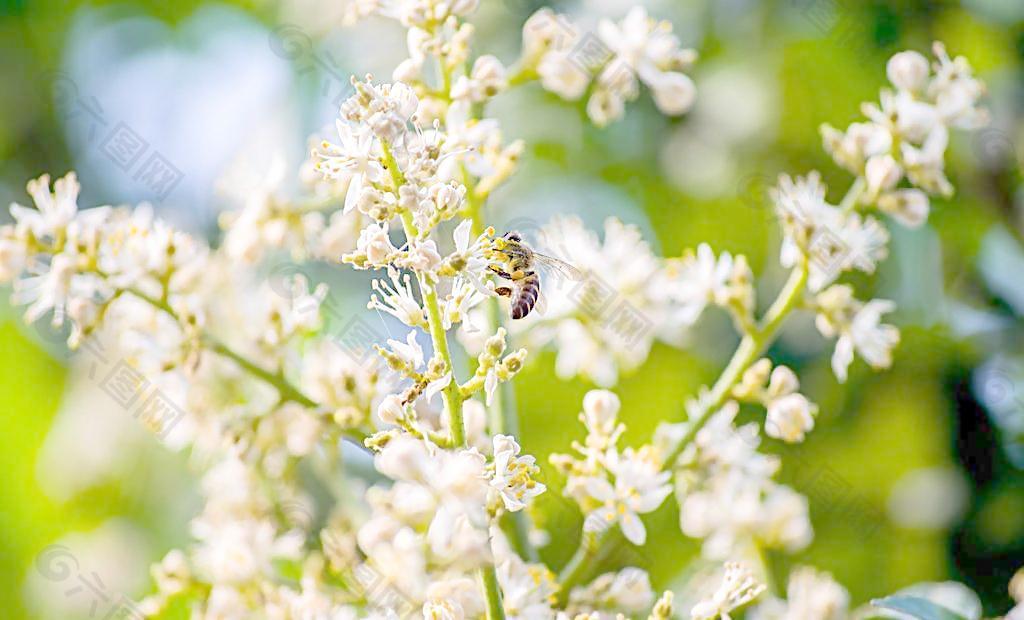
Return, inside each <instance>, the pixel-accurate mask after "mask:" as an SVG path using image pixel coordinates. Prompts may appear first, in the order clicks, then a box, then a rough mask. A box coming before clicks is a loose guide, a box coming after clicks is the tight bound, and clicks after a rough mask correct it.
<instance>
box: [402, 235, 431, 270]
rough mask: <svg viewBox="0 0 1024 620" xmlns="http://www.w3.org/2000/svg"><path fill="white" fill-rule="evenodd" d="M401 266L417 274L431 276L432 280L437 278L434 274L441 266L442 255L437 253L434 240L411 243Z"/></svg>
mask: <svg viewBox="0 0 1024 620" xmlns="http://www.w3.org/2000/svg"><path fill="white" fill-rule="evenodd" d="M400 264H401V266H402V267H405V268H407V269H411V270H413V271H415V272H417V273H421V274H431V278H434V277H436V275H434V274H436V272H437V270H438V268H439V267H440V266H441V255H440V254H438V252H437V243H435V242H434V240H433V239H431V240H428V241H414V242H412V243H410V247H409V250H408V253H407V254H406V256H405V258H403V259H402V260H401V261H400Z"/></svg>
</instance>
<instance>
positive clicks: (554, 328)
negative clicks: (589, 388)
mask: <svg viewBox="0 0 1024 620" xmlns="http://www.w3.org/2000/svg"><path fill="white" fill-rule="evenodd" d="M540 237H541V239H540V241H539V245H540V247H539V248H538V249H540V251H542V252H545V253H547V254H551V255H553V256H556V257H565V259H566V260H568V261H569V262H570V263H571V264H572V265H573V266H574V267H575V268H576V269H577V270H579V271H580V272H581V277H582V281H580V280H578V279H569V278H568V277H566V276H565V275H563V274H561V273H559V272H557V271H554V270H552V271H551V272H549V273H545V274H544V275H545V277H544V278H543V280H542V282H543V287H542V293H543V296H544V298H545V299H546V301H547V304H546V306H547V307H546V310H544V311H543V313H542V312H541V311H536V312H533V313H531V314H530V315H529V316H528V317H526V318H525V319H524V320H522V321H514V322H513V327H514V328H516V329H517V330H519V329H522V330H524V331H525V334H524V336H525V339H526V341H527V343H528V344H530V345H534V346H544V345H545V344H548V343H550V342H554V343H555V345H556V349H557V351H558V358H557V359H556V362H555V370H556V372H557V373H558V375H559V376H560V377H563V378H569V377H572V376H576V375H581V376H585V377H587V378H589V379H591V380H592V381H593V382H594V383H596V384H597V385H599V386H601V387H610V386H612V385H614V383H615V381H616V380H617V379H618V376H619V373H620V372H623V371H628V370H632V369H634V368H636V367H637V366H639V364H640V363H642V362H643V360H644V359H645V358H646V357H647V354H648V352H649V351H650V347H651V345H652V343H653V341H654V338H655V336H661V335H662V334H659V333H657V332H656V330H657V328H659V327H661V326H663V325H664V323H663V322H662V320H661V317H663V316H664V314H665V313H666V306H667V303H668V302H666V301H665V300H664V299H663V298H659V297H658V296H657V288H656V286H655V278H656V275H657V274H658V270H659V261H658V259H657V258H656V257H655V256H654V254H653V253H652V251H651V248H650V246H648V244H647V243H646V242H645V241H644V239H643V236H642V235H641V233H640V231H639V229H637V227H635V226H631V225H627V224H624V223H623V222H621V221H619V220H618V219H616V218H608V219H606V220H605V222H604V241H603V242H602V241H601V240H600V238H599V237H598V236H597V235H596V234H595V233H594V232H593V231H590V230H587V229H586V228H585V227H584V226H583V222H582V221H581V220H580V219H579V218H577V217H557V218H555V219H553V220H552V221H551V223H550V224H549V225H547V226H545V227H544V228H543V229H542V231H541V235H540ZM542 314H543V316H542ZM531 326H536V328H534V329H529V328H530V327H531ZM668 331H669V330H667V329H666V332H668ZM672 336H676V337H678V334H677V333H666V334H664V335H663V337H664V338H666V339H669V338H670V337H672Z"/></svg>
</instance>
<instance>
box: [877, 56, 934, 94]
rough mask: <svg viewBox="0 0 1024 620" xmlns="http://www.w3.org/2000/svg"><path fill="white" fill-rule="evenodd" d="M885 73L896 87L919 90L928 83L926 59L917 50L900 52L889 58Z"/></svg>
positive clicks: (913, 90)
mask: <svg viewBox="0 0 1024 620" xmlns="http://www.w3.org/2000/svg"><path fill="white" fill-rule="evenodd" d="M885 73H886V75H888V76H889V81H890V82H892V84H893V86H895V87H896V88H899V89H900V90H909V91H912V92H919V91H921V90H924V87H925V86H926V85H927V84H928V60H927V59H926V58H925V57H924V56H922V55H921V54H919V53H918V52H914V51H906V52H900V53H898V54H896V55H894V56H893V57H892V58H890V59H889V62H888V63H887V64H886V66H885Z"/></svg>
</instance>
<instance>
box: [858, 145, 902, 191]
mask: <svg viewBox="0 0 1024 620" xmlns="http://www.w3.org/2000/svg"><path fill="white" fill-rule="evenodd" d="M864 177H865V178H866V179H867V182H868V195H869V196H877V195H878V194H879V193H881V192H883V191H885V190H889V189H892V188H893V187H896V184H897V183H899V181H900V179H901V178H902V177H903V170H902V169H901V168H900V165H899V164H898V163H896V160H895V159H894V158H893V156H892V155H889V154H888V153H886V154H884V155H875V156H873V157H871V158H869V159H868V163H867V165H866V166H865V169H864Z"/></svg>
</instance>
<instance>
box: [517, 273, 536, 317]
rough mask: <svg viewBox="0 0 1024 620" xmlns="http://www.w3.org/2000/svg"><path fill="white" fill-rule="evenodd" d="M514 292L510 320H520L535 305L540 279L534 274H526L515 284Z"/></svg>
mask: <svg viewBox="0 0 1024 620" xmlns="http://www.w3.org/2000/svg"><path fill="white" fill-rule="evenodd" d="M516 284H517V286H516V291H515V295H514V297H515V298H514V299H513V300H512V318H513V319H521V318H523V317H524V316H526V315H527V314H530V310H533V307H534V306H535V305H537V297H538V296H539V295H540V278H539V277H538V276H537V274H535V273H531V274H528V275H527V276H526V277H525V278H523V279H521V280H519V281H518V282H516Z"/></svg>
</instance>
